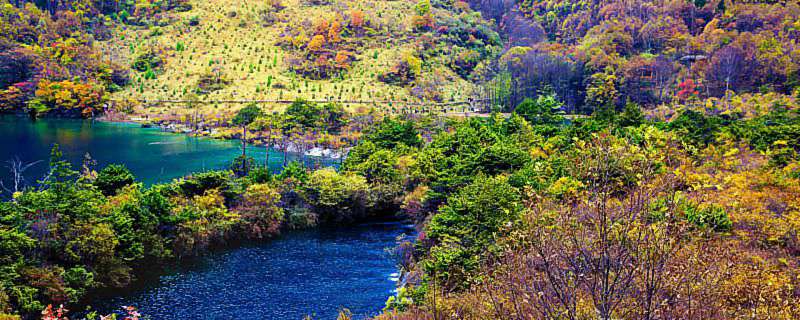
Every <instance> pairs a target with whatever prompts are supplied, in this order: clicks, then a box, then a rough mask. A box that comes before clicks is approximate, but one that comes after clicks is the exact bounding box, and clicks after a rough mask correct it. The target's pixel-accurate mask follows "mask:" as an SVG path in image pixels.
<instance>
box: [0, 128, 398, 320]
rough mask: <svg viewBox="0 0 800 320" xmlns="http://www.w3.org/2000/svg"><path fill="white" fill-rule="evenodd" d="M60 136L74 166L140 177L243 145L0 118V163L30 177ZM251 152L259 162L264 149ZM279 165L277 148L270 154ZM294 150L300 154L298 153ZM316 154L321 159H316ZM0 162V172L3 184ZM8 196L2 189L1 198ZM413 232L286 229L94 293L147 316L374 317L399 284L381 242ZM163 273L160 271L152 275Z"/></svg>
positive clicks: (162, 175) (166, 173)
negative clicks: (131, 284) (112, 167)
mask: <svg viewBox="0 0 800 320" xmlns="http://www.w3.org/2000/svg"><path fill="white" fill-rule="evenodd" d="M54 143H58V144H59V145H60V146H61V149H62V150H63V152H64V155H65V156H66V158H68V159H69V160H70V161H72V162H73V163H74V164H76V165H79V164H80V162H81V159H82V158H83V155H84V154H85V153H87V152H89V153H90V154H91V155H92V157H93V158H94V159H95V160H97V161H98V167H103V166H104V165H107V164H110V163H121V164H124V165H126V166H127V167H128V168H130V169H131V171H133V173H134V174H135V175H136V176H137V178H138V179H139V180H140V181H144V182H146V183H157V182H167V181H170V180H172V179H174V178H178V177H181V176H184V175H186V174H189V173H192V172H196V171H202V170H207V169H216V168H223V167H225V166H226V165H228V163H229V162H230V161H231V159H232V158H234V157H235V156H237V155H238V154H239V152H240V149H239V147H240V145H239V143H238V142H235V141H220V140H211V139H205V138H194V137H189V136H186V135H180V134H171V133H164V132H161V131H160V130H158V129H141V128H138V126H136V125H131V124H120V123H106V122H96V121H95V122H92V121H87V120H70V119H42V120H38V121H36V122H31V121H30V120H28V119H27V118H25V117H17V116H0V163H3V162H5V161H6V160H10V159H12V158H15V157H16V158H19V159H20V160H22V161H24V162H26V163H29V162H33V161H38V160H44V161H43V162H41V163H39V164H37V165H35V166H33V167H31V168H30V169H29V170H28V171H26V172H25V175H26V177H27V180H28V182H29V183H31V184H35V181H36V180H37V179H39V178H41V177H42V176H43V175H44V173H45V171H46V170H47V162H46V160H47V158H48V156H49V150H50V147H51V146H52V145H53V144H54ZM248 154H250V155H252V156H254V157H255V158H256V159H258V160H259V161H260V160H263V159H264V155H265V149H264V148H263V147H252V148H250V149H249V150H248ZM270 158H271V161H270V167H271V168H273V169H278V168H279V167H280V166H281V165H282V163H283V156H282V155H281V154H280V153H278V152H272V153H271V155H270ZM295 158H296V156H295ZM317 160H320V159H317ZM8 178H9V175H8V172H7V171H6V170H3V169H2V168H0V179H3V180H4V181H6V182H8ZM3 196H5V197H7V196H8V194H7V193H6V194H0V198H3ZM404 232H408V233H411V232H412V230H411V229H409V228H408V227H407V226H404V225H403V224H400V223H386V224H368V225H361V226H355V227H344V228H337V229H334V230H314V231H303V232H289V233H286V234H284V235H282V236H280V237H278V238H277V239H275V240H271V241H266V242H263V243H261V244H258V245H248V246H245V247H240V248H237V249H232V250H227V251H222V252H215V253H211V254H208V255H206V256H203V257H200V258H197V259H194V260H193V261H190V262H189V263H182V264H181V265H180V266H173V267H171V268H169V270H167V272H166V273H157V274H151V275H150V276H149V277H147V278H144V279H142V281H140V282H138V283H137V286H136V288H134V289H128V290H122V291H118V292H115V295H113V296H106V297H104V298H98V299H93V300H92V301H88V303H89V304H90V305H93V306H95V307H96V308H97V310H98V311H102V312H104V313H108V312H112V311H115V310H120V308H121V307H122V306H125V305H133V306H136V307H137V308H139V309H140V310H141V312H142V313H143V314H145V315H147V316H148V317H149V319H153V320H159V319H302V318H303V317H305V316H306V315H312V316H313V317H314V319H335V318H336V314H337V312H338V310H339V309H340V308H343V307H346V308H349V309H350V310H351V311H352V312H353V313H354V314H356V315H362V316H363V315H374V314H376V313H377V312H379V311H380V310H381V308H382V307H383V305H384V303H385V301H386V299H387V298H388V297H389V296H390V295H391V294H392V290H393V289H394V288H395V281H394V280H395V278H396V272H397V267H396V260H395V259H393V258H392V256H391V255H390V254H389V253H387V251H386V250H387V249H391V248H394V247H395V246H396V237H397V236H399V235H401V234H403V233H404ZM158 275H162V276H158Z"/></svg>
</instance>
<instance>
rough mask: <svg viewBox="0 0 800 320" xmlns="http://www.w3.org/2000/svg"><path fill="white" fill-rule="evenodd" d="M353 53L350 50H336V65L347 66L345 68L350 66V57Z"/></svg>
mask: <svg viewBox="0 0 800 320" xmlns="http://www.w3.org/2000/svg"><path fill="white" fill-rule="evenodd" d="M352 55H353V54H352V53H351V52H348V51H338V52H336V58H335V59H334V61H336V66H338V67H339V68H345V69H346V68H349V67H350V57H351V56H352Z"/></svg>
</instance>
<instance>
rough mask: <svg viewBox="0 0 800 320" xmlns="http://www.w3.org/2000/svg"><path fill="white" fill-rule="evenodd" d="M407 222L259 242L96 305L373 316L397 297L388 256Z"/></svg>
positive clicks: (204, 315)
mask: <svg viewBox="0 0 800 320" xmlns="http://www.w3.org/2000/svg"><path fill="white" fill-rule="evenodd" d="M403 232H408V233H409V234H410V233H411V232H413V229H411V228H410V227H409V226H406V225H404V224H401V223H372V224H364V225H359V226H353V227H343V228H336V229H323V230H313V231H303V232H290V233H287V234H284V235H283V236H281V237H280V238H278V239H276V240H273V241H269V242H266V243H263V244H260V245H254V246H246V247H242V248H239V249H235V250H231V251H227V252H223V253H215V254H211V255H208V256H205V257H202V258H198V259H195V261H192V262H191V263H187V264H185V265H183V266H180V267H175V268H173V270H170V271H169V272H167V273H166V274H165V275H163V276H161V277H160V278H158V279H154V280H149V281H147V282H148V283H147V284H146V285H145V286H144V287H143V288H139V289H136V290H133V291H132V292H124V293H121V294H120V296H118V297H114V298H108V299H105V300H103V301H101V302H100V303H95V306H96V307H98V310H99V311H104V312H110V311H113V310H118V309H119V307H120V306H128V305H133V306H136V307H137V308H138V309H139V310H140V311H141V312H142V313H143V314H145V315H147V316H149V317H151V318H152V319H154V320H158V319H303V317H305V316H307V315H311V316H312V317H313V318H314V319H336V316H337V314H338V311H339V310H340V309H341V308H348V309H349V310H350V311H351V312H353V314H354V315H357V316H358V317H357V318H363V317H364V316H368V315H375V314H377V313H379V312H380V310H381V309H382V308H383V306H384V303H385V301H386V299H387V298H388V297H389V296H390V295H392V294H393V290H394V289H395V287H396V280H397V278H396V277H397V266H396V259H394V258H393V254H392V253H391V252H390V251H391V250H392V249H393V248H394V247H396V244H397V243H396V241H397V237H398V235H399V234H401V233H403Z"/></svg>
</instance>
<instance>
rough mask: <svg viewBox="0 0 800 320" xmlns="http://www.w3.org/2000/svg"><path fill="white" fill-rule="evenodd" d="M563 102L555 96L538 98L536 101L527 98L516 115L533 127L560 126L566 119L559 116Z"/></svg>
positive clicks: (516, 111)
mask: <svg viewBox="0 0 800 320" xmlns="http://www.w3.org/2000/svg"><path fill="white" fill-rule="evenodd" d="M561 107H562V105H561V102H559V101H558V100H557V99H556V98H555V97H554V96H538V97H537V98H536V100H534V99H530V98H527V99H525V100H524V101H522V103H520V104H519V105H518V106H517V108H516V109H514V113H516V114H518V115H520V116H522V117H523V118H525V120H528V122H529V123H530V124H531V125H558V124H561V123H562V122H563V121H564V118H563V117H561V116H560V115H558V114H557V112H559V111H560V110H561Z"/></svg>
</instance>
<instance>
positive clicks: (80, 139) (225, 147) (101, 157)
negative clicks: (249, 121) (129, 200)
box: [0, 115, 335, 185]
mask: <svg viewBox="0 0 800 320" xmlns="http://www.w3.org/2000/svg"><path fill="white" fill-rule="evenodd" d="M55 143H57V144H59V146H60V147H61V149H62V151H63V153H64V156H65V157H66V158H67V159H69V160H70V161H71V162H72V163H73V164H75V165H76V166H80V164H81V159H82V158H83V156H84V155H85V154H86V153H87V152H88V153H89V154H90V155H91V156H92V158H94V159H95V160H97V162H98V167H99V168H102V167H103V166H105V165H108V164H110V163H121V164H125V165H126V166H127V167H128V168H129V169H131V171H132V172H133V173H134V174H135V175H136V177H137V179H138V180H140V181H142V182H144V183H147V184H152V183H157V182H169V181H171V180H172V179H175V178H178V177H182V176H185V175H187V174H190V173H193V172H198V171H204V170H210V169H221V168H226V167H227V166H228V165H229V164H230V162H231V160H232V159H233V158H235V157H236V156H237V155H239V154H241V144H240V142H238V141H223V140H214V139H209V138H202V137H200V138H197V137H191V136H187V135H182V134H174V133H167V132H162V131H161V130H160V129H157V128H149V129H143V128H139V126H138V125H135V124H128V123H110V122H100V121H90V120H80V119H39V120H37V121H31V120H29V119H28V118H27V117H20V116H13V115H0V179H2V180H3V181H4V182H6V185H8V184H9V177H10V175H9V172H8V170H6V168H5V164H6V162H7V161H9V160H12V159H14V158H19V159H20V160H22V161H23V162H25V163H31V162H34V161H41V162H40V163H38V164H36V165H34V166H32V167H31V168H30V169H29V170H28V171H26V172H25V177H26V180H27V181H28V183H29V184H35V182H36V181H37V180H38V179H40V178H41V177H42V176H43V175H44V174H45V172H46V170H47V159H48V158H49V155H50V148H51V147H52V145H53V144H55ZM247 153H248V155H250V156H252V157H253V158H254V159H256V161H257V162H258V163H261V164H263V163H264V162H265V160H266V157H265V154H266V148H264V147H249V148H248V152H247ZM297 159H298V156H297V155H296V154H294V155H292V154H290V155H289V160H290V161H291V160H297ZM306 160H307V162H311V163H309V165H323V162H325V163H327V164H332V163H333V164H335V161H332V160H328V161H323V160H322V159H319V158H316V159H315V158H307V159H306ZM282 164H283V154H282V153H280V152H277V151H274V150H272V151H271V152H270V168H272V169H273V170H278V169H279V168H280V167H281V166H282ZM99 168H98V169H99Z"/></svg>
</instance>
